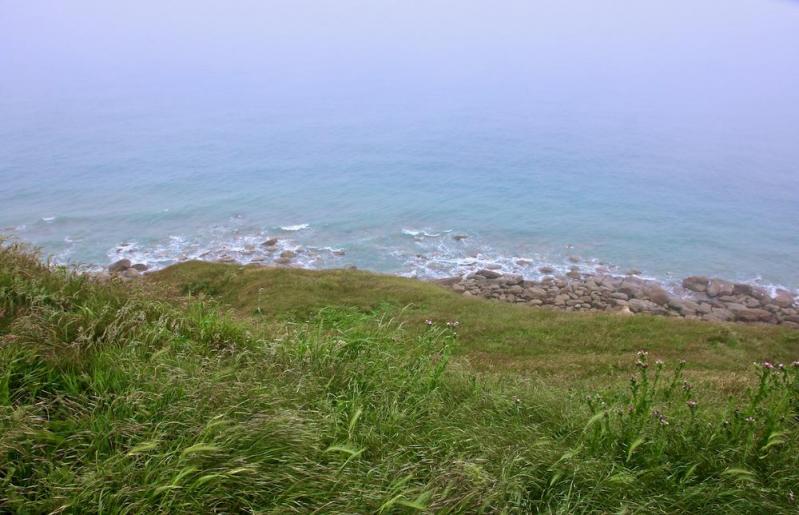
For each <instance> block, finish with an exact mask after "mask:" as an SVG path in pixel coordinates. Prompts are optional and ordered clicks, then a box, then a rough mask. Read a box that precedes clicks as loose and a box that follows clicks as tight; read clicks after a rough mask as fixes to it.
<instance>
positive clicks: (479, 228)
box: [0, 33, 799, 290]
mask: <svg viewBox="0 0 799 515" xmlns="http://www.w3.org/2000/svg"><path fill="white" fill-rule="evenodd" d="M794 35H795V33H794ZM791 42H792V43H797V42H799V38H795V39H793V40H791ZM793 50H797V52H793V51H792V49H791V48H784V49H783V53H784V55H783V57H784V60H788V61H790V62H794V61H795V62H796V64H797V65H799V59H798V58H797V56H799V45H796V46H795V48H793ZM791 56H793V57H791ZM733 57H735V56H732V57H730V58H731V59H732V58H733ZM742 59H744V60H745V59H747V57H746V56H744V57H742ZM748 59H750V61H751V62H753V63H756V62H759V61H758V59H760V58H759V57H757V56H755V57H752V56H749V57H748ZM697 66H698V67H699V68H701V66H702V64H701V63H700V64H699V65H697ZM656 68H657V65H654V67H653V68H652V70H654V69H656ZM509 69H510V68H508V69H504V75H503V77H502V78H501V80H500V79H498V80H497V81H494V82H492V81H490V80H486V81H484V82H482V83H479V82H478V83H474V82H472V83H469V84H468V85H466V84H465V83H464V82H459V81H458V80H456V79H453V78H451V77H445V79H446V80H445V79H442V78H441V76H437V78H435V80H434V81H433V82H432V83H431V84H427V83H425V82H424V81H423V80H420V81H414V80H412V79H418V78H419V77H420V76H422V74H421V72H420V71H419V70H413V73H410V72H408V73H405V74H401V73H399V72H397V73H395V74H394V75H395V76H396V77H402V78H404V79H406V82H404V83H401V84H393V85H387V84H386V83H385V82H380V81H374V80H373V81H371V82H369V81H366V82H362V83H359V84H360V85H357V84H356V83H357V82H358V81H352V82H349V83H341V84H336V85H331V84H327V83H322V84H321V85H320V87H319V88H315V87H309V85H308V83H307V81H306V82H304V83H303V84H304V87H303V88H299V90H298V91H291V88H290V87H285V88H282V89H280V88H275V87H273V86H274V84H273V83H270V82H269V81H265V80H260V79H259V80H254V79H252V80H250V79H247V80H242V81H238V82H237V81H225V80H223V81H221V82H220V81H217V82H212V81H209V80H204V79H200V80H197V81H195V80H193V79H189V78H182V79H179V80H170V81H164V82H154V81H152V80H150V81H144V83H143V84H142V83H136V82H135V81H131V82H127V81H126V80H119V81H116V82H113V83H111V84H110V85H108V84H105V83H94V82H91V81H89V82H87V83H82V82H81V83H78V85H75V84H72V86H71V87H69V88H67V87H65V88H56V87H53V88H49V89H48V88H46V87H38V89H37V88H33V89H32V90H26V89H25V88H22V87H20V88H8V89H7V90H5V91H4V94H3V95H2V98H0V232H2V233H3V234H5V235H6V236H11V237H14V238H19V239H21V240H24V241H27V242H31V243H33V244H34V245H37V246H39V247H40V248H41V249H42V251H43V253H44V254H45V255H47V256H50V257H51V258H52V259H53V260H54V261H56V262H59V263H71V264H79V265H84V266H90V267H91V266H95V267H100V266H106V265H108V264H109V263H111V262H113V261H115V260H117V259H120V258H122V257H128V258H131V259H132V260H134V261H135V262H143V263H146V264H147V265H149V266H150V267H152V268H160V267H164V266H168V265H170V264H172V263H175V262H179V261H183V260H187V259H208V260H225V261H238V262H243V263H248V262H261V263H269V262H271V261H272V260H273V259H274V258H275V257H276V255H277V254H278V253H279V252H280V251H282V250H289V249H291V250H299V251H300V252H299V254H298V256H297V258H296V260H295V263H296V264H297V265H299V266H305V267H312V268H325V267H343V266H351V265H354V266H357V267H359V268H363V269H368V270H374V271H378V272H385V273H391V274H402V275H407V276H416V277H425V278H432V277H445V276H450V275H455V274H461V273H465V272H468V271H470V270H474V269H476V268H480V267H484V266H486V265H493V266H499V267H501V268H502V269H504V270H507V271H513V272H517V273H522V274H524V275H525V276H528V277H537V276H538V275H540V272H539V271H538V268H539V267H541V266H543V265H550V266H554V267H556V268H557V269H559V270H567V269H568V268H569V267H571V266H578V267H580V268H581V269H584V270H588V271H590V270H595V269H596V268H597V267H607V268H608V269H610V270H611V271H613V272H616V273H625V272H626V271H628V270H630V269H637V270H640V271H641V273H642V275H644V276H648V277H654V278H657V279H661V280H663V281H664V282H665V283H667V284H670V283H672V282H674V281H677V280H679V279H680V278H682V277H684V276H687V275H692V274H705V275H709V276H716V277H724V278H728V279H732V280H741V281H753V282H758V283H762V284H766V285H771V286H776V285H781V286H783V287H787V288H790V289H794V290H795V289H797V288H799V266H797V265H798V264H799V107H797V106H798V105H799V101H797V100H799V95H797V94H796V91H797V89H799V88H794V89H792V90H791V89H779V90H778V94H775V93H774V90H773V88H772V89H769V87H768V86H767V85H766V86H762V91H761V90H760V89H758V88H759V87H761V86H758V81H757V80H756V79H755V78H753V79H752V82H751V83H745V84H740V85H738V86H737V87H735V86H734V85H732V86H731V85H729V84H726V83H725V81H726V78H725V77H726V76H724V75H722V76H721V77H720V78H719V77H717V78H716V79H715V80H710V79H709V78H708V77H702V76H701V74H700V75H690V76H686V77H683V78H679V77H678V78H672V80H671V81H665V82H662V83H661V79H662V77H660V76H658V75H654V76H653V77H651V78H649V79H646V80H643V82H642V81H637V82H636V81H631V82H629V83H627V82H625V80H626V79H625V78H624V77H622V79H625V80H616V79H614V80H611V79H610V78H608V77H611V78H612V76H610V75H600V76H598V77H597V78H594V79H592V78H591V77H581V76H579V74H578V75H574V74H572V73H565V72H564V73H563V74H561V75H558V76H557V77H555V78H554V79H552V80H543V79H542V80H540V81H539V80H537V79H535V77H532V78H531V77H530V76H529V73H528V74H527V75H526V76H524V77H515V76H514V73H515V72H513V71H509ZM575 69H576V68H575ZM697 69H698V68H697ZM797 69H799V67H798V68H794V69H790V68H787V69H786V68H784V67H782V68H780V69H779V70H776V71H775V69H772V68H769V70H768V73H766V71H764V72H763V73H764V74H765V75H764V77H772V76H776V77H782V78H783V79H784V80H783V83H784V84H794V85H796V84H799V81H797V80H796V79H799V72H797ZM652 70H649V71H650V72H652ZM694 71H695V70H694ZM744 71H745V70H744ZM520 73H521V72H520ZM652 73H654V72H652ZM697 73H698V72H697ZM387 77H388V79H391V78H392V75H391V74H388V75H387ZM514 78H518V79H519V80H518V81H514V80H513V79H514ZM206 79H207V77H206ZM388 79H387V80H388ZM703 80H704V81H705V82H702V81H703ZM278 82H279V81H278ZM6 85H7V84H6ZM40 86H41V85H40ZM428 86H429V87H428ZM660 86H662V87H660ZM272 237H275V238H278V239H279V243H278V252H276V253H273V252H269V251H268V250H267V249H265V248H264V247H263V246H262V245H261V243H262V242H263V241H265V240H266V239H268V238H272ZM574 261H578V262H577V263H576V265H575V263H574Z"/></svg>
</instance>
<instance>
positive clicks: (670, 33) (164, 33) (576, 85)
mask: <svg viewBox="0 0 799 515" xmlns="http://www.w3.org/2000/svg"><path fill="white" fill-rule="evenodd" d="M131 86H133V87H139V88H142V91H146V90H147V89H148V88H155V89H158V88H175V89H178V90H184V91H185V90H188V91H191V90H196V91H198V92H201V91H202V90H203V89H209V90H212V91H213V90H220V91H221V90H225V89H226V88H232V87H236V88H242V89H245V90H246V89H248V88H249V89H250V90H258V89H259V88H263V89H268V90H269V91H270V92H277V91H285V92H298V91H299V92H306V93H312V92H315V91H316V92H318V91H319V90H320V89H321V90H324V91H326V92H327V93H329V94H330V93H332V92H335V91H338V90H350V91H352V90H359V91H363V92H364V94H367V95H374V96H375V97H379V96H385V97H392V96H402V95H406V94H409V92H417V91H426V92H433V93H438V94H442V95H449V94H456V95H464V96H466V97H470V96H472V97H477V98H481V97H486V96H490V95H495V96H496V95H501V94H504V93H507V94H508V95H510V96H520V95H525V94H534V93H535V92H537V91H538V92H540V91H560V92H561V93H563V94H565V95H570V94H573V95H574V96H575V97H576V96H579V95H583V96H585V95H588V96H592V95H596V96H598V97H599V98H611V97H618V96H622V97H623V96H625V95H633V96H634V95H636V94H639V93H641V92H642V91H648V92H650V93H649V94H654V93H652V92H657V95H658V96H659V97H660V98H662V99H663V100H664V101H669V100H671V101H674V102H679V101H682V100H683V99H684V98H689V97H690V98H693V99H694V100H696V99H700V100H702V101H707V102H711V103H712V102H715V101H719V98H722V99H725V101H727V102H729V101H734V100H740V101H742V102H745V103H747V104H748V105H755V106H757V105H761V104H762V105H764V106H767V105H772V104H781V105H783V106H785V105H786V104H787V103H788V102H789V100H797V99H799V2H795V1H787V0H668V1H659V2H657V1H635V2H634V1H599V0H580V1H564V0H551V1H550V0H545V1H536V0H528V1H515V0H514V1H501V0H500V1H492V2H488V1H464V0H451V1H442V0H425V1H424V2H407V1H376V0H362V1H358V0H329V1H325V0H313V1H305V0H288V1H282V0H281V1H275V0H272V1H264V0H259V1H231V2H221V1H214V2H211V1H205V0H175V1H158V2H154V1H141V0H140V1H136V2H117V1H114V2H109V1H107V0H90V1H89V0H70V1H18V0H0V93H3V94H4V95H5V97H6V100H9V99H11V98H15V97H16V96H19V95H21V96H22V97H27V98H34V99H35V98H37V96H38V98H42V99H44V98H47V97H49V96H53V95H56V96H57V95H59V94H62V93H64V92H72V93H87V94H90V95H91V94H94V93H98V92H101V91H103V90H105V89H109V88H110V89H113V88H128V87H131ZM794 112H796V111H794Z"/></svg>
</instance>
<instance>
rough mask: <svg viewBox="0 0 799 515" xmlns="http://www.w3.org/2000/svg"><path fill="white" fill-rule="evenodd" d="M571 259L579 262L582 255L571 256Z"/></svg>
mask: <svg viewBox="0 0 799 515" xmlns="http://www.w3.org/2000/svg"><path fill="white" fill-rule="evenodd" d="M569 261H571V262H572V263H579V262H580V256H569Z"/></svg>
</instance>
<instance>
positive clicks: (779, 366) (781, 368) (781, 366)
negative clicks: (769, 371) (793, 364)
mask: <svg viewBox="0 0 799 515" xmlns="http://www.w3.org/2000/svg"><path fill="white" fill-rule="evenodd" d="M777 368H778V369H780V370H785V365H783V364H782V363H780V364H779V365H777Z"/></svg>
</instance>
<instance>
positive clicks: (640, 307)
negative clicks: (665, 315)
mask: <svg viewBox="0 0 799 515" xmlns="http://www.w3.org/2000/svg"><path fill="white" fill-rule="evenodd" d="M630 309H631V310H632V312H633V313H655V312H659V311H661V309H660V307H659V306H658V305H657V304H655V303H654V302H652V301H650V300H643V299H630Z"/></svg>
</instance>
